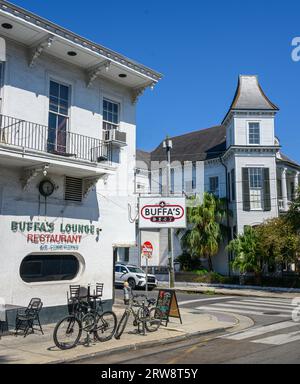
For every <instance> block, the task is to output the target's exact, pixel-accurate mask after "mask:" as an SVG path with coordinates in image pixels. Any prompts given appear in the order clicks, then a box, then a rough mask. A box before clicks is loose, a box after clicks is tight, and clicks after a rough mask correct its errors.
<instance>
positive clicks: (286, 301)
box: [245, 297, 292, 305]
mask: <svg viewBox="0 0 300 384" xmlns="http://www.w3.org/2000/svg"><path fill="white" fill-rule="evenodd" d="M245 300H255V301H257V302H262V303H273V304H286V305H289V304H288V303H290V305H292V299H286V300H284V299H268V298H266V299H263V298H260V297H250V298H245Z"/></svg>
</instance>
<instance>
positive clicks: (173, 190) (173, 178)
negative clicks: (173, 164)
mask: <svg viewBox="0 0 300 384" xmlns="http://www.w3.org/2000/svg"><path fill="white" fill-rule="evenodd" d="M170 174H171V177H170V178H171V180H170V191H171V193H172V194H174V193H175V168H171V172H170Z"/></svg>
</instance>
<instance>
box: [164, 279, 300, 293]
mask: <svg viewBox="0 0 300 384" xmlns="http://www.w3.org/2000/svg"><path fill="white" fill-rule="evenodd" d="M178 284H182V285H183V286H177V287H176V288H183V287H194V288H215V289H236V290H240V291H241V292H242V291H243V290H249V291H257V292H263V293H300V289H299V288H280V287H259V286H255V285H234V284H205V283H189V282H182V283H178ZM160 286H161V287H165V286H168V282H164V281H159V285H158V288H159V287H160ZM176 288H175V289H176Z"/></svg>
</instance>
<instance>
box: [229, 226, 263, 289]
mask: <svg viewBox="0 0 300 384" xmlns="http://www.w3.org/2000/svg"><path fill="white" fill-rule="evenodd" d="M227 249H228V250H229V251H231V252H233V253H234V256H235V258H234V260H233V262H232V268H233V270H235V271H239V272H240V274H245V273H247V272H254V274H255V276H256V278H257V281H258V282H260V280H261V274H262V270H263V259H262V257H260V253H259V236H258V233H257V231H256V230H255V228H252V227H246V228H245V231H244V233H243V234H241V235H239V236H238V237H237V238H236V239H234V240H232V241H231V242H230V243H229V245H228V247H227Z"/></svg>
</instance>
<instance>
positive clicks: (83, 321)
mask: <svg viewBox="0 0 300 384" xmlns="http://www.w3.org/2000/svg"><path fill="white" fill-rule="evenodd" d="M99 297H100V296H99V295H91V294H90V289H89V287H88V294H87V296H86V297H84V298H86V299H87V301H83V299H84V298H73V299H72V303H71V306H72V311H71V314H70V315H68V316H66V317H65V318H63V319H62V320H60V321H59V322H58V323H57V324H56V326H55V329H54V332H53V340H54V343H55V345H56V346H57V347H58V348H59V349H61V350H67V349H72V348H74V347H75V346H76V345H77V344H78V343H79V340H80V338H81V335H82V331H85V332H86V333H87V338H86V341H87V344H88V345H89V341H90V335H91V334H93V335H94V340H98V341H100V342H106V341H109V340H111V339H112V337H113V336H114V333H115V330H116V327H117V317H116V315H115V313H114V312H112V311H106V312H103V308H102V302H101V300H100V305H99V306H100V308H101V311H99V309H98V308H97V299H99Z"/></svg>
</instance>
